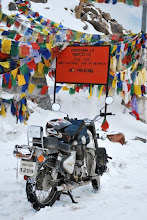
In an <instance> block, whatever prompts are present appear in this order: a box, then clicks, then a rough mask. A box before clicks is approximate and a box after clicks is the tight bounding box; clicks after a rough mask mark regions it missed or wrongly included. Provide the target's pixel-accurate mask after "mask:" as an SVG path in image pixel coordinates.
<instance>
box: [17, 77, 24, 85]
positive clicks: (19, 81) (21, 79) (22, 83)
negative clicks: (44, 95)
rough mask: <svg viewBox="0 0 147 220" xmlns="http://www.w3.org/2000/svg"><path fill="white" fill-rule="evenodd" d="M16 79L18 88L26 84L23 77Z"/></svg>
mask: <svg viewBox="0 0 147 220" xmlns="http://www.w3.org/2000/svg"><path fill="white" fill-rule="evenodd" d="M17 79H18V86H23V85H25V84H26V81H25V78H24V75H17Z"/></svg>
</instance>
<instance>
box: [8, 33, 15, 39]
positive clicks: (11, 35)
mask: <svg viewBox="0 0 147 220" xmlns="http://www.w3.org/2000/svg"><path fill="white" fill-rule="evenodd" d="M15 35H16V33H15V32H10V33H9V35H8V38H10V39H14V37H15Z"/></svg>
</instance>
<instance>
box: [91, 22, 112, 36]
mask: <svg viewBox="0 0 147 220" xmlns="http://www.w3.org/2000/svg"><path fill="white" fill-rule="evenodd" d="M88 22H89V23H90V24H92V25H93V27H94V28H95V29H96V30H97V31H99V32H102V33H104V34H106V35H107V34H109V29H108V27H107V25H106V24H104V23H103V22H102V21H95V20H92V21H88Z"/></svg>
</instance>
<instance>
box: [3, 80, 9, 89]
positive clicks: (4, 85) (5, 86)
mask: <svg viewBox="0 0 147 220" xmlns="http://www.w3.org/2000/svg"><path fill="white" fill-rule="evenodd" d="M2 87H3V88H8V83H7V84H5V83H4V80H3V82H2Z"/></svg>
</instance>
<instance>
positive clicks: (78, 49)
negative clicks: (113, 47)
mask: <svg viewBox="0 0 147 220" xmlns="http://www.w3.org/2000/svg"><path fill="white" fill-rule="evenodd" d="M109 54H110V47H109V46H71V47H70V46H69V47H67V48H66V49H65V50H63V52H62V53H61V54H60V56H59V57H58V58H57V67H56V82H57V83H83V84H84V83H85V84H87V83H88V84H103V85H106V84H107V79H108V72H109Z"/></svg>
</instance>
